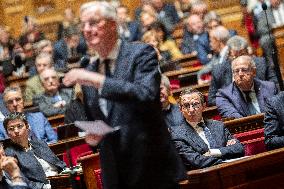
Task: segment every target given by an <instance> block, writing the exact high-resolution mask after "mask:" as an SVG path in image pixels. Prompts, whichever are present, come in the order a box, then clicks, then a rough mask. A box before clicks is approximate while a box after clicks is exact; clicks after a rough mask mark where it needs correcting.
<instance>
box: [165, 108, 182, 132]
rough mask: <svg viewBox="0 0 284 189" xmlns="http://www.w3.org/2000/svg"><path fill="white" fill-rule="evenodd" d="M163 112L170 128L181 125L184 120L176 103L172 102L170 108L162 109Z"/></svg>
mask: <svg viewBox="0 0 284 189" xmlns="http://www.w3.org/2000/svg"><path fill="white" fill-rule="evenodd" d="M162 113H163V116H164V119H165V122H166V124H167V126H168V127H169V128H170V127H176V126H179V125H180V124H181V123H182V121H183V115H182V113H181V111H180V109H179V106H178V105H176V104H171V105H170V109H168V110H162Z"/></svg>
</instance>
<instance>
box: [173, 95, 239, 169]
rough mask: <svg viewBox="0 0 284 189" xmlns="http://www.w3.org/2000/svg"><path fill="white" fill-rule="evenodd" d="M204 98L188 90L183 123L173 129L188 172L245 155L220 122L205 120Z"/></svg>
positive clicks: (182, 103) (183, 103)
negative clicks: (203, 115)
mask: <svg viewBox="0 0 284 189" xmlns="http://www.w3.org/2000/svg"><path fill="white" fill-rule="evenodd" d="M204 109H205V101H204V96H203V94H202V93H200V92H199V91H197V90H194V89H186V90H185V91H183V92H182V93H181V95H180V110H181V112H182V114H183V116H184V121H183V123H182V124H181V125H180V126H178V127H172V128H171V134H172V140H173V142H174V143H175V146H176V148H177V150H178V152H179V154H180V156H181V158H182V159H183V162H184V164H185V165H186V166H187V169H188V170H191V169H199V168H204V167H209V166H212V165H216V164H219V163H222V161H223V160H225V159H232V158H238V157H241V156H243V155H244V148H243V146H242V144H241V143H240V142H239V141H238V140H236V139H234V138H233V137H232V136H231V134H230V132H229V131H228V129H227V128H225V127H224V124H223V123H222V122H220V121H215V120H205V119H203V117H202V111H203V110H204Z"/></svg>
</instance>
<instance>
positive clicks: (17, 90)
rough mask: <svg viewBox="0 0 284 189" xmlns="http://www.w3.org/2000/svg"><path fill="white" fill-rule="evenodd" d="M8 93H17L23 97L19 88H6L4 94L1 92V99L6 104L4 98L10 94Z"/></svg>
mask: <svg viewBox="0 0 284 189" xmlns="http://www.w3.org/2000/svg"><path fill="white" fill-rule="evenodd" d="M10 92H18V93H20V94H21V96H23V94H22V90H21V88H20V87H18V86H13V87H6V88H5V90H4V92H3V99H4V102H5V103H6V101H5V98H6V96H7V94H8V93H10Z"/></svg>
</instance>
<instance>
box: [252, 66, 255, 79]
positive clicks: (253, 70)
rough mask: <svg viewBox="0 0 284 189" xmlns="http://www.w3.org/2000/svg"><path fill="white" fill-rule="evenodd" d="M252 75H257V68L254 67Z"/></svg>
mask: <svg viewBox="0 0 284 189" xmlns="http://www.w3.org/2000/svg"><path fill="white" fill-rule="evenodd" d="M252 75H253V77H255V76H256V68H252Z"/></svg>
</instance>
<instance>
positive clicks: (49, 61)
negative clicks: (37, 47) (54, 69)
mask: <svg viewBox="0 0 284 189" xmlns="http://www.w3.org/2000/svg"><path fill="white" fill-rule="evenodd" d="M45 58H46V59H48V63H50V66H52V65H53V57H52V55H51V54H48V53H45V52H42V53H40V54H39V55H37V56H36V59H35V64H37V62H38V60H41V59H45Z"/></svg>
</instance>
